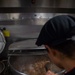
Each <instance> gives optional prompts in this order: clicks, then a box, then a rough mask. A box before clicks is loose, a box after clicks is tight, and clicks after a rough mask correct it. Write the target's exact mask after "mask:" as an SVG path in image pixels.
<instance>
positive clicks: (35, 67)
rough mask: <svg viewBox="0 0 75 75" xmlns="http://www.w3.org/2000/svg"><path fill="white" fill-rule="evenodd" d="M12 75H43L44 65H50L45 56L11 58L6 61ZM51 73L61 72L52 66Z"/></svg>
mask: <svg viewBox="0 0 75 75" xmlns="http://www.w3.org/2000/svg"><path fill="white" fill-rule="evenodd" d="M8 63H9V66H10V70H11V72H12V74H13V75H45V74H46V69H45V65H46V64H47V63H50V64H52V63H51V62H50V61H49V58H48V56H47V55H26V56H11V57H9V60H8ZM50 67H53V68H52V71H57V72H61V71H62V70H61V69H58V67H56V66H55V65H54V64H52V65H50Z"/></svg>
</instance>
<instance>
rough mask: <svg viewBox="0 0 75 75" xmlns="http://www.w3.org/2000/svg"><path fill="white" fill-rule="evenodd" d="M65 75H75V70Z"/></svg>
mask: <svg viewBox="0 0 75 75" xmlns="http://www.w3.org/2000/svg"><path fill="white" fill-rule="evenodd" d="M65 75H75V68H74V69H72V70H71V71H69V72H67V73H66V74H65Z"/></svg>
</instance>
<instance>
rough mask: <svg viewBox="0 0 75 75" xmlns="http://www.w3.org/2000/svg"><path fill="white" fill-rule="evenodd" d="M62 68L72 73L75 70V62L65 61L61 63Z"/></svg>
mask: <svg viewBox="0 0 75 75" xmlns="http://www.w3.org/2000/svg"><path fill="white" fill-rule="evenodd" d="M61 64H62V66H63V67H64V68H65V69H66V70H67V71H70V70H72V69H73V68H75V60H71V59H68V58H67V59H64V60H63V61H62V62H61Z"/></svg>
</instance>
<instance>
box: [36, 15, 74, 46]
mask: <svg viewBox="0 0 75 75" xmlns="http://www.w3.org/2000/svg"><path fill="white" fill-rule="evenodd" d="M67 40H74V41H75V17H73V16H70V15H59V16H55V17H53V18H51V19H50V20H48V21H47V22H46V23H45V25H44V26H43V27H42V29H41V31H40V34H39V36H38V38H37V41H36V45H38V46H41V45H46V44H47V45H58V44H61V43H63V42H65V41H67Z"/></svg>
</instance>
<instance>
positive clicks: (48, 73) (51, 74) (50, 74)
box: [46, 70, 57, 75]
mask: <svg viewBox="0 0 75 75" xmlns="http://www.w3.org/2000/svg"><path fill="white" fill-rule="evenodd" d="M46 75H57V74H55V73H53V72H51V71H50V70H49V71H47V73H46Z"/></svg>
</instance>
